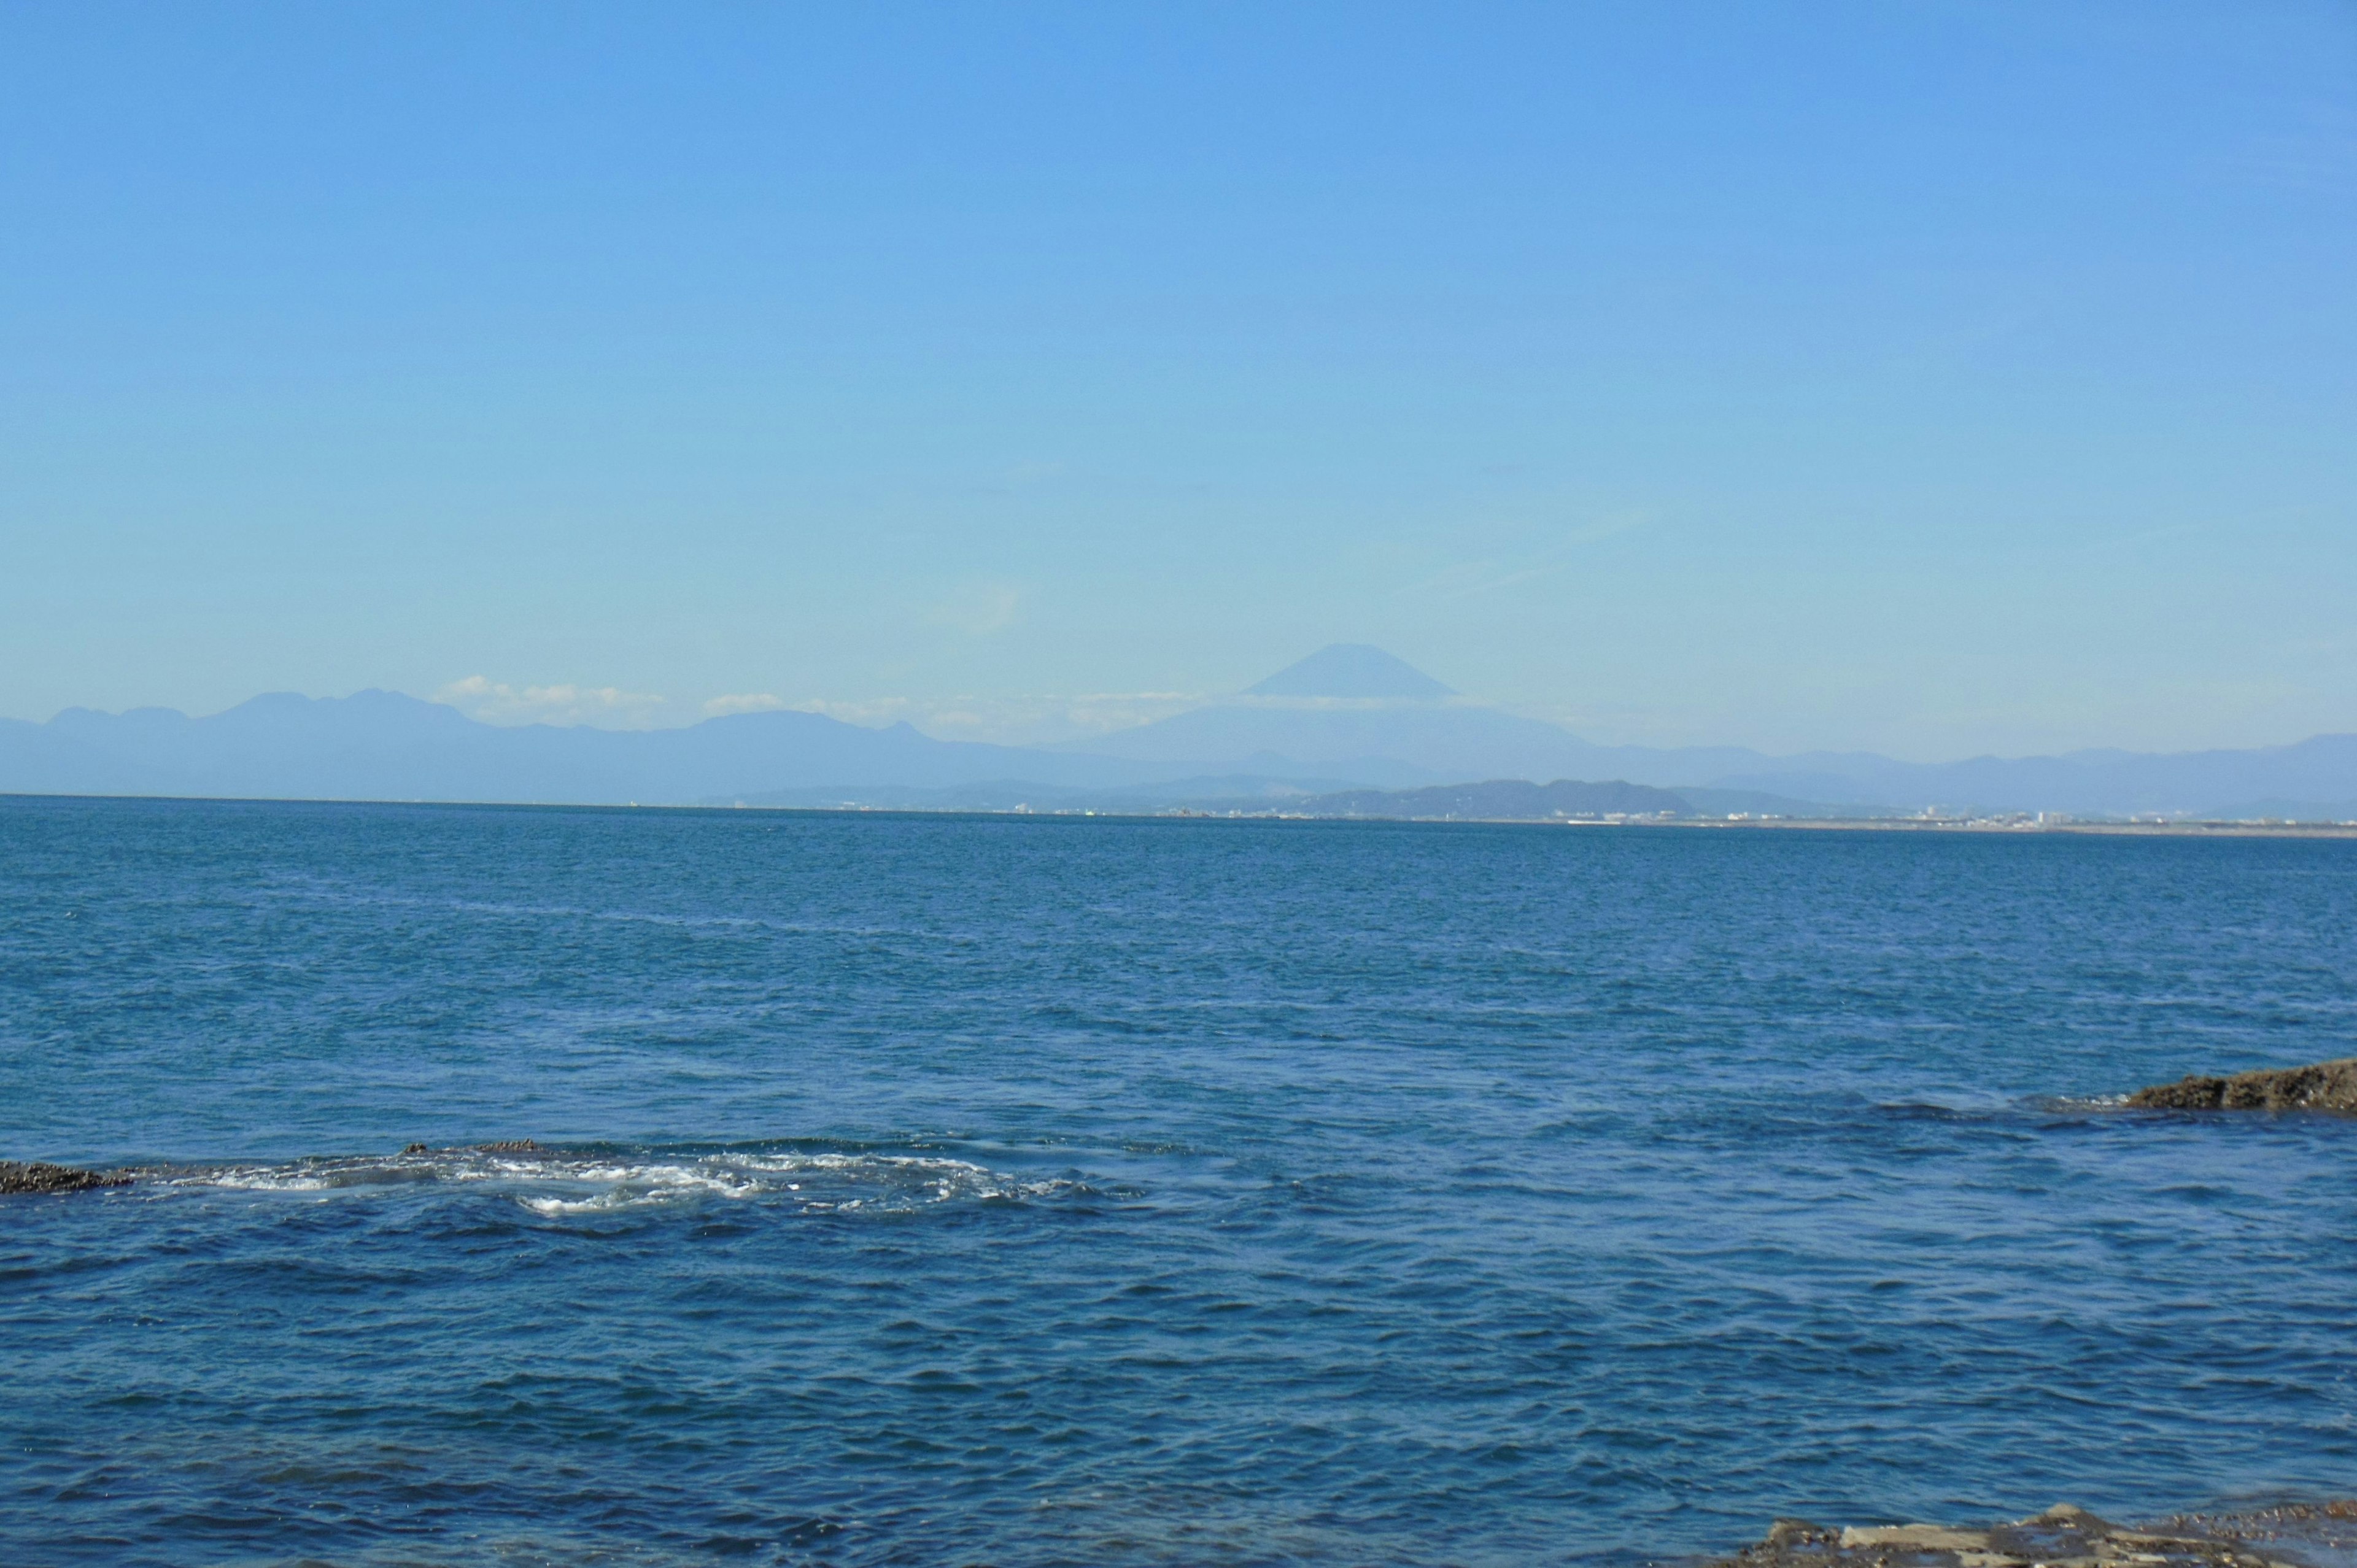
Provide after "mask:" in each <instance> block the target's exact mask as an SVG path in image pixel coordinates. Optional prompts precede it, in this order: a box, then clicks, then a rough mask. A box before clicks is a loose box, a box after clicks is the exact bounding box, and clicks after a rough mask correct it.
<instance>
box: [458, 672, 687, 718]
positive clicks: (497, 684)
mask: <svg viewBox="0 0 2357 1568" xmlns="http://www.w3.org/2000/svg"><path fill="white" fill-rule="evenodd" d="M434 699H435V701H436V702H440V703H449V704H450V705H451V706H452V707H454V708H457V710H458V711H459V712H460V713H463V714H466V715H467V716H468V718H472V719H479V720H481V721H482V722H483V723H485V724H492V725H598V726H599V727H601V728H607V729H644V728H646V727H647V726H648V725H651V724H652V723H653V722H654V720H655V717H656V715H657V714H659V713H661V711H662V706H663V699H662V697H661V696H659V695H657V694H655V693H651V692H626V691H624V690H622V688H620V687H619V686H576V685H574V684H572V683H571V682H563V683H560V684H556V685H549V686H511V685H510V684H508V683H507V682H504V681H494V680H492V679H490V677H489V676H485V675H468V676H467V677H465V678H464V679H462V680H457V681H453V682H450V683H449V684H448V685H447V686H445V687H443V688H442V689H441V690H440V691H438V692H436V693H434Z"/></svg>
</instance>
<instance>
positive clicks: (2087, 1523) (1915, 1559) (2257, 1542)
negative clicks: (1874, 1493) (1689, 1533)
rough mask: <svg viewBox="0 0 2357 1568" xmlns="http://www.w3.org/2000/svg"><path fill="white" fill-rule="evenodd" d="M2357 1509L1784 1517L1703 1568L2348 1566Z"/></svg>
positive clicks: (2356, 1556) (2351, 1505)
mask: <svg viewBox="0 0 2357 1568" xmlns="http://www.w3.org/2000/svg"><path fill="white" fill-rule="evenodd" d="M2352 1563H2357V1501H2342V1502H2328V1503H2300V1504H2290V1505H2286V1506H2284V1507H2281V1508H2272V1509H2260V1510H2257V1511H2255V1512H2251V1513H2233V1514H2179V1515H2177V1516H2176V1517H2174V1518H2171V1519H2167V1520H2161V1521H2159V1522H2158V1523H2157V1524H2152V1525H2147V1526H2137V1527H2133V1528H2131V1527H2128V1526H2125V1525H2117V1524H2114V1523H2112V1522H2111V1521H2110V1520H2104V1519H2100V1518H2098V1517H2097V1516H2095V1515H2094V1514H2092V1513H2089V1512H2088V1511H2087V1510H2086V1509H2081V1508H2073V1507H2072V1506H2071V1505H2070V1504H2068V1503H2062V1504H2058V1505H2057V1506H2055V1507H2053V1508H2050V1509H2047V1510H2046V1511H2045V1512H2044V1513H2041V1514H2038V1515H2035V1516H2033V1517H2031V1518H2029V1519H2025V1520H2015V1521H2013V1522H2010V1523H2006V1524H1996V1525H1988V1526H1983V1527H1975V1528H1959V1527H1956V1526H1953V1525H1943V1524H1894V1525H1866V1526H1858V1525H1852V1526H1849V1527H1847V1528H1846V1529H1836V1528H1833V1527H1829V1526H1825V1525H1820V1524H1815V1523H1813V1522H1811V1521H1810V1520H1797V1519H1780V1520H1777V1521H1776V1522H1775V1523H1774V1524H1773V1525H1771V1526H1770V1528H1769V1530H1768V1534H1767V1536H1766V1538H1765V1539H1764V1540H1761V1541H1757V1542H1755V1543H1754V1544H1752V1545H1750V1546H1747V1547H1745V1548H1743V1549H1742V1550H1741V1551H1740V1552H1736V1553H1735V1555H1733V1556H1732V1557H1722V1558H1717V1559H1715V1560H1713V1561H1712V1562H1711V1563H1709V1565H1708V1568H2349V1565H2350V1564H2352Z"/></svg>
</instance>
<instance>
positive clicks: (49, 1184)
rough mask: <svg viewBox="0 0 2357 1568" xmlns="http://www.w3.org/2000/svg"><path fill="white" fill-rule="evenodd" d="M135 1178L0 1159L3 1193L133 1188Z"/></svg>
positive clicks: (0, 1185)
mask: <svg viewBox="0 0 2357 1568" xmlns="http://www.w3.org/2000/svg"><path fill="white" fill-rule="evenodd" d="M130 1185H131V1178H130V1177H129V1176H114V1175H111V1174H109V1173H108V1172H105V1171H83V1170H76V1169H75V1168H74V1167H73V1166H71V1165H42V1164H40V1163H39V1162H38V1161H31V1162H27V1161H24V1160H0V1193H16V1192H88V1191H89V1190H91V1188H92V1187H129V1186H130Z"/></svg>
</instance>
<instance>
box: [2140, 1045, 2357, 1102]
mask: <svg viewBox="0 0 2357 1568" xmlns="http://www.w3.org/2000/svg"><path fill="white" fill-rule="evenodd" d="M2127 1102H2128V1103H2129V1104H2130V1105H2132V1106H2135V1107H2136V1108H2137V1109H2139V1110H2145V1111H2341V1112H2350V1113H2352V1114H2357V1057H2347V1058H2342V1059H2341V1060H2340V1061H2330V1062H2317V1063H2315V1064H2313V1065H2312V1066H2309V1067H2294V1068H2281V1069H2263V1070H2261V1071H2258V1072H2238V1073H2236V1074H2234V1075H2233V1077H2232V1078H2210V1077H2205V1076H2203V1075H2201V1074H2199V1073H2195V1074H2190V1075H2189V1076H2187V1077H2185V1078H2181V1079H2178V1081H2176V1082H2175V1083H2157V1084H2154V1085H2153V1086H2152V1087H2151V1088H2149V1089H2139V1090H2136V1092H2135V1093H2134V1094H2131V1095H2129V1096H2128V1101H2127Z"/></svg>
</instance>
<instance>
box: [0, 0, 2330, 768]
mask: <svg viewBox="0 0 2357 1568" xmlns="http://www.w3.org/2000/svg"><path fill="white" fill-rule="evenodd" d="M2352 67H2357V11H2352V10H2351V9H2350V8H2349V7H2347V6H2345V5H2335V4H2323V3H2305V4H2303V3H2286V4H2269V5H2244V6H2235V7H2216V6H2203V5H2143V4H2137V5H2128V4H2090V5H2080V6H2073V7H2070V8H2067V9H2062V10H2058V9H2056V8H2053V7H2048V6H2040V5H2029V4H2022V3H1996V4H1987V5H1964V4H1935V5H1920V6H1909V7H1904V8H1893V7H1889V6H1883V5H1867V4H1829V5H1822V6H1816V7H1812V8H1810V9H1808V10H1807V11H1806V12H1798V11H1792V10H1784V9H1777V10H1763V9H1761V8H1757V7H1747V6H1740V5H1685V6H1662V7H1644V8H1637V9H1630V10H1620V11H1607V10H1600V9H1599V10H1587V9H1577V10H1575V9H1564V8H1555V7H1544V6H1536V5H1487V6H1482V7H1478V8H1464V7H1424V6H1387V7H1382V8H1376V9H1368V8H1363V7H1355V6H1354V7H1351V8H1348V9H1344V8H1341V7H1335V6H1322V5H1310V6H1304V7H1297V8H1293V9H1289V10H1286V11H1285V12H1283V13H1281V14H1272V13H1266V12H1262V11H1257V10H1252V9H1246V8H1240V7H1237V8H1223V7H1217V6H1214V7H1211V8H1208V9H1199V10H1190V11H1187V12H1184V13H1149V12H1120V11H1114V12H1107V11H1103V10H1099V9H1094V8H1090V7H1082V6H1078V5H1025V6H1015V7H997V8H992V9H990V10H989V11H986V12H985V11H958V10H951V9H927V10H917V9H908V10H896V9H891V8H877V9H868V10H856V11H843V12H808V13H804V12H795V13H776V14H770V13H763V12H758V11H750V10H731V11H713V12H696V13H680V12H654V11H646V10H640V9H631V8H623V7H614V6H606V5H587V6H582V7H576V8H573V9H570V10H568V11H566V12H565V13H563V14H561V15H560V14H554V13H546V12H542V11H536V10H531V9H526V8H516V7H501V6H497V5H493V6H456V5H442V4H423V5H404V6H399V7H396V8H393V9H389V10H378V11H369V12H356V11H339V10H329V11H318V10H304V9H297V8H273V7H268V6H265V7H262V8H259V9H253V10H246V11H240V12H236V13H233V14H231V13H221V14H213V15H199V14H196V13H189V12H185V11H178V10H174V9H170V8H166V7H161V6H153V5H94V6H78V7H72V8H67V9H41V8H18V9H16V10H14V11H11V12H10V13H9V14H8V15H7V16H5V17H0V146H5V147H7V148H8V149H9V152H8V153H7V154H6V155H5V156H0V203H5V207H4V208H0V210H5V211H6V212H7V213H8V214H9V215H10V220H9V222H8V223H7V225H6V233H7V238H6V240H5V242H0V313H5V314H4V315H0V318H4V319H5V324H6V328H7V331H8V334H9V342H10V350H9V353H8V354H7V355H6V356H5V359H0V410H5V415H6V417H5V419H0V534H4V535H5V538H0V542H5V546H6V553H7V560H8V563H9V570H8V571H7V572H6V573H5V575H0V714H5V715H8V716H13V717H18V718H24V719H29V720H33V721H36V722H38V721H42V720H46V719H48V717H50V716H51V715H52V714H55V713H57V712H58V711H59V710H61V709H64V708H68V707H77V706H80V707H91V708H95V709H99V710H102V711H109V712H115V711H121V710H124V709H127V708H132V707H138V706H147V705H156V706H166V707H171V708H177V709H179V710H181V711H184V712H188V713H192V714H203V713H212V712H218V711H221V710H223V709H226V708H228V707H231V706H232V705H234V704H235V703H239V702H242V701H243V700H245V699H247V698H249V697H252V696H253V695H255V694H257V693H264V692H270V691H279V690H294V691H301V692H306V693H315V694H327V693H339V694H340V693H351V692H355V691H359V690H363V689H370V688H382V689H386V690H393V691H400V692H404V693H411V694H413V695H416V696H420V697H425V698H427V699H430V700H438V701H447V702H451V703H454V704H455V705H457V706H459V707H460V708H461V709H462V711H466V712H468V713H469V714H473V715H474V716H477V717H481V718H485V719H489V720H492V721H494V722H500V723H515V722H529V721H532V720H535V719H545V720H549V721H552V722H560V723H571V722H584V721H587V722H591V723H595V724H597V725H604V726H619V727H631V726H640V725H664V726H672V725H680V724H683V723H693V722H694V721H695V720H697V719H699V718H702V717H704V716H706V715H708V714H716V713H726V712H736V711H748V710H750V709H755V708H759V707H762V706H768V705H779V706H791V707H796V708H807V709H812V710H813V711H819V712H824V713H829V714H834V716H837V717H844V718H848V719H852V720H854V721H855V722H859V723H863V724H877V723H890V722H892V721H894V720H897V719H901V718H906V719H908V720H909V721H910V722H911V723H913V724H915V725H917V726H918V727H919V728H920V729H921V730H923V731H925V732H926V733H927V734H929V735H936V736H947V737H953V738H972V739H988V740H1000V741H1009V742H1017V743H1028V744H1052V743H1055V742H1059V741H1065V740H1071V739H1074V738H1078V737H1081V736H1087V735H1092V734H1100V733H1105V732H1108V731H1111V730H1113V729H1115V728H1119V727H1123V726H1125V725H1129V724H1132V723H1137V722H1145V721H1146V720H1151V719H1156V718H1160V717H1165V716H1168V715H1169V714H1173V713H1177V712H1179V711H1181V710H1183V709H1184V708H1186V707H1188V706H1189V705H1191V704H1193V703H1200V702H1203V701H1209V700H1212V699H1215V698H1222V697H1225V696H1227V695H1229V694H1232V693H1238V692H1241V691H1243V689H1244V688H1245V687H1247V686H1249V685H1251V684H1252V683H1253V682H1255V681H1258V680H1260V679H1262V678H1264V677H1265V676H1266V675H1267V674H1268V673H1269V672H1270V671H1274V670H1276V669H1278V668H1280V667H1282V666H1284V665H1285V664H1286V663H1288V662H1290V661H1291V660H1295V659H1297V658H1299V657H1301V656H1302V655H1303V654H1305V653H1307V652H1308V651H1310V650H1314V649H1316V648H1318V647H1320V646H1321V645H1324V644H1327V643H1330V642H1336V641H1348V642H1367V643H1372V644H1376V645H1379V646H1381V647H1383V648H1385V649H1387V650H1391V651H1392V652H1394V653H1395V654H1396V655H1398V656H1399V657H1401V658H1402V659H1405V660H1407V661H1408V662H1409V663H1410V664H1413V665H1415V667H1417V668H1418V669H1421V670H1425V671H1429V672H1430V673H1431V674H1432V675H1433V676H1434V677H1436V678H1437V679H1438V680H1440V681H1442V682H1446V683H1447V684H1448V685H1449V686H1452V687H1454V688H1456V689H1458V691H1461V692H1464V693H1470V694H1472V695H1474V696H1476V697H1478V698H1480V700H1482V701H1486V702H1492V703H1497V704H1498V705H1499V706H1500V707H1501V708H1503V709H1505V710H1506V711H1508V712H1510V713H1512V714H1520V715H1524V716H1529V717H1535V718H1541V719H1544V720H1547V721H1549V722H1552V723H1555V724H1559V725H1563V726H1564V727H1566V728H1567V729H1569V730H1570V731H1572V732H1573V733H1574V734H1576V735H1578V736H1583V737H1585V738H1587V739H1589V740H1591V741H1595V742H1597V743H1599V744H1604V745H1620V744H1637V745H1648V746H1687V745H1724V746H1751V747H1755V748H1757V749H1760V750H1761V751H1764V752H1769V753H1771V754H1778V755H1788V754H1792V753H1796V752H1803V751H1812V750H1834V751H1851V750H1859V751H1873V752H1878V753H1881V754H1884V755H1887V756H1891V757H1906V758H1918V759H1927V760H1928V759H1941V758H1952V757H1975V756H1981V755H1987V754H1995V755H1998V756H2007V757H2018V756H2030V755H2040V754H2051V753H2057V752H2063V751H2071V750H2077V749H2082V748H2087V747H2119V748H2125V749H2130V750H2136V751H2160V752H2167V751H2184V750H2195V749H2204V748H2211V747H2244V746H2263V745H2277V744H2284V743H2287V742H2292V741H2296V740H2298V739H2300V738H2303V737H2305V736H2312V735H2317V734H2334V733H2346V732H2351V731H2357V632H2352V630H2351V629H2350V618H2349V614H2348V607H2349V606H2350V605H2351V604H2352V603H2357V552H2352V550H2351V549H2350V548H2349V545H2350V543H2351V542H2352V519H2357V442H2352V441H2351V440H2350V439H2349V432H2350V431H2351V430H2352V429H2357V291H2352V289H2350V287H2349V286H2348V280H2349V278H2350V277H2351V276H2352V274H2357V200H2352V197H2357V69H2352Z"/></svg>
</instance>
